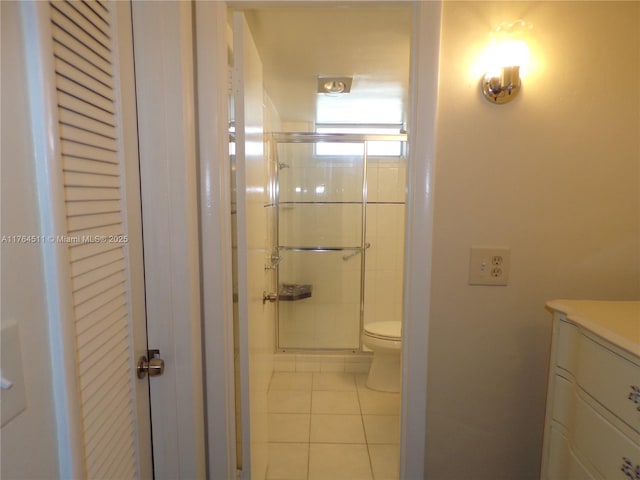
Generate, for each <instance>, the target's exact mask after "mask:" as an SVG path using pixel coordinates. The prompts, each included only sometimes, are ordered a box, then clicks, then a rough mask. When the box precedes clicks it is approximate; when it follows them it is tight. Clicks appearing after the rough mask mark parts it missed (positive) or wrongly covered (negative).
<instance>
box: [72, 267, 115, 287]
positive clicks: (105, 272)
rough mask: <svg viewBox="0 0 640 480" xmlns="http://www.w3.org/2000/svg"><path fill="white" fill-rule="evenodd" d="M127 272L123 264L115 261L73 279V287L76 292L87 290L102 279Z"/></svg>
mask: <svg viewBox="0 0 640 480" xmlns="http://www.w3.org/2000/svg"><path fill="white" fill-rule="evenodd" d="M123 271H125V269H124V266H123V265H122V262H120V261H115V262H112V263H107V264H104V265H102V266H100V267H98V268H96V269H94V270H91V271H89V272H87V273H85V274H83V275H79V276H76V277H72V278H71V287H72V290H73V291H74V292H77V291H78V290H81V289H83V288H86V287H88V286H90V285H93V284H94V283H96V282H98V281H100V279H102V278H106V277H108V276H110V275H113V274H115V273H118V272H123Z"/></svg>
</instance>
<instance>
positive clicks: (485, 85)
mask: <svg viewBox="0 0 640 480" xmlns="http://www.w3.org/2000/svg"><path fill="white" fill-rule="evenodd" d="M521 85H522V83H521V81H520V78H519V77H518V78H517V81H516V82H514V83H510V84H508V85H502V81H501V79H500V77H490V76H489V75H486V76H485V77H484V78H483V79H482V81H481V82H480V86H481V89H482V94H483V95H484V97H485V98H486V99H487V100H488V101H489V102H491V103H497V104H500V105H502V104H503V103H509V102H510V101H511V100H513V99H514V98H515V97H516V95H518V92H519V91H520V86H521Z"/></svg>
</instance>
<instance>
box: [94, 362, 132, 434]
mask: <svg viewBox="0 0 640 480" xmlns="http://www.w3.org/2000/svg"><path fill="white" fill-rule="evenodd" d="M126 377H127V368H126V365H122V366H121V368H120V369H119V371H118V375H117V377H116V378H111V379H110V380H111V383H113V384H114V385H115V387H114V388H111V389H109V390H106V391H104V394H102V395H94V396H93V397H92V398H91V399H88V400H86V401H85V405H86V406H87V411H88V414H87V415H85V421H86V423H87V443H89V442H91V440H92V439H93V438H95V437H96V436H98V435H99V434H100V431H101V430H102V429H103V428H104V427H105V426H106V423H109V422H111V421H112V420H111V418H109V417H110V416H111V415H112V414H114V413H115V414H117V412H118V410H120V408H122V407H126V403H127V401H128V397H129V391H128V390H129V389H128V388H127V381H126V380H127V378H126ZM118 402H119V403H120V404H121V405H117V403H118ZM102 412H104V413H106V414H107V415H102Z"/></svg>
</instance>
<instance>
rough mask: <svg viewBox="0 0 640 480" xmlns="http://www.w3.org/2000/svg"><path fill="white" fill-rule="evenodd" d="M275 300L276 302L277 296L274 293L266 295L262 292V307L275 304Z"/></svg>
mask: <svg viewBox="0 0 640 480" xmlns="http://www.w3.org/2000/svg"><path fill="white" fill-rule="evenodd" d="M276 300H278V294H277V293H275V292H271V293H267V292H262V304H263V305H264V304H265V303H267V302H271V303H273V302H275V301H276Z"/></svg>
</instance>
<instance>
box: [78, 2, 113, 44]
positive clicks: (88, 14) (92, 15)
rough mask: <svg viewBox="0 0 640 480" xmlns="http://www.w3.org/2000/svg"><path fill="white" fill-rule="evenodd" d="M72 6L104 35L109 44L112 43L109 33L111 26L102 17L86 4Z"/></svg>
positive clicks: (79, 3)
mask: <svg viewBox="0 0 640 480" xmlns="http://www.w3.org/2000/svg"><path fill="white" fill-rule="evenodd" d="M71 6H72V7H73V8H74V9H76V10H77V11H78V13H79V14H80V15H82V16H83V17H84V18H85V19H86V20H87V21H88V22H89V23H91V25H93V26H94V27H95V28H97V29H98V30H100V31H101V32H102V34H103V36H104V37H103V38H105V39H106V40H107V42H110V41H111V32H110V31H109V24H108V22H106V21H105V20H104V19H103V18H102V17H100V16H99V15H97V14H96V12H95V11H94V10H92V9H91V7H90V6H89V5H88V4H87V3H85V2H71Z"/></svg>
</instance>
